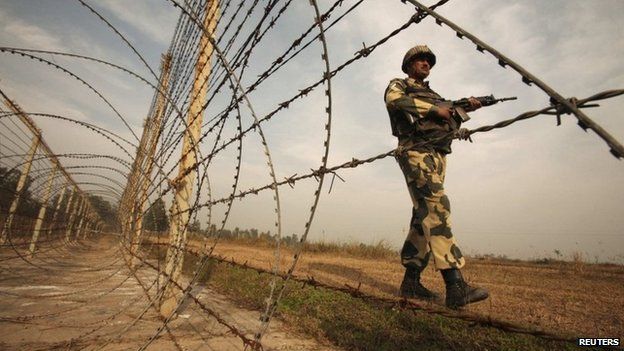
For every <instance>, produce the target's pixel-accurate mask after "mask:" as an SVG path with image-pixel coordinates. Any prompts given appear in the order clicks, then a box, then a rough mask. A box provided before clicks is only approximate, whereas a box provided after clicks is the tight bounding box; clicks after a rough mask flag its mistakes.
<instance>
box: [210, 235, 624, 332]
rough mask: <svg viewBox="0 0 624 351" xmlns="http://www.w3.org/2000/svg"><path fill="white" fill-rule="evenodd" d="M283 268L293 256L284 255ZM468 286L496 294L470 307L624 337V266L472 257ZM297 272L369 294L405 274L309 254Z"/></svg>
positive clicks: (264, 256)
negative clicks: (469, 283)
mask: <svg viewBox="0 0 624 351" xmlns="http://www.w3.org/2000/svg"><path fill="white" fill-rule="evenodd" d="M215 253H216V254H218V255H221V256H223V257H226V258H227V259H232V258H233V259H234V260H236V261H237V262H240V263H244V262H247V264H249V265H253V266H255V267H258V268H263V269H268V268H270V267H272V265H273V262H274V258H273V255H274V252H273V249H271V248H267V247H250V246H248V245H242V244H239V243H232V242H221V243H219V244H218V245H217V247H216V251H215ZM282 256H283V257H282V262H281V267H288V266H287V265H289V264H290V261H291V259H292V254H291V253H290V252H288V251H287V250H284V254H283V255H282ZM463 271H464V276H465V277H467V279H468V281H469V282H471V283H474V284H475V285H478V286H482V287H485V288H487V289H489V291H490V294H491V298H490V299H488V300H486V301H485V302H482V303H478V304H474V305H469V306H468V307H466V308H465V310H467V311H469V312H470V313H475V314H479V315H483V316H489V317H491V318H494V319H497V320H501V321H508V322H513V323H516V324H518V325H522V326H524V327H527V328H531V329H533V328H538V329H540V330H545V331H548V332H552V333H555V334H558V335H562V336H570V337H619V338H620V339H622V338H624V266H618V265H593V264H583V263H550V264H540V263H533V262H517V261H504V260H476V259H475V260H472V259H469V260H468V264H467V266H466V268H465V269H464V270H463ZM295 275H298V276H301V277H306V278H307V277H314V279H315V280H317V281H321V282H324V283H329V284H332V285H334V286H344V284H348V285H350V286H352V287H356V286H358V285H359V284H360V283H361V289H362V290H363V291H364V292H367V293H369V294H374V295H380V296H395V295H396V293H397V290H398V285H399V283H400V282H401V279H402V276H403V269H402V267H401V266H400V264H399V260H398V255H397V258H396V260H391V259H363V258H356V257H348V256H338V255H336V254H318V253H304V254H303V256H302V257H301V260H300V263H299V265H298V268H297V270H296V271H295ZM423 282H424V284H425V285H426V286H428V287H431V288H432V289H433V290H435V291H437V292H438V293H440V294H442V296H443V294H444V286H443V282H442V279H441V278H440V276H439V273H436V272H434V271H433V269H427V271H426V272H425V273H424V275H423Z"/></svg>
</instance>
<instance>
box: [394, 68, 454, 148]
mask: <svg viewBox="0 0 624 351" xmlns="http://www.w3.org/2000/svg"><path fill="white" fill-rule="evenodd" d="M385 101H386V108H387V109H388V115H389V116H390V124H391V126H392V135H394V136H396V137H398V138H399V145H401V146H404V147H410V146H411V145H413V144H415V143H419V142H422V141H429V140H433V139H436V138H439V137H441V136H443V135H445V134H447V133H448V132H449V131H451V130H457V129H459V123H457V121H455V120H454V119H451V121H450V122H449V121H446V120H443V119H441V118H440V117H439V116H438V111H437V109H438V107H436V106H435V105H436V104H437V103H439V102H442V101H444V99H443V98H442V97H441V96H440V95H439V94H438V93H436V92H435V91H433V90H431V88H429V82H424V84H420V83H418V82H416V80H414V79H412V78H405V79H401V78H395V79H393V80H391V81H390V83H389V84H388V88H387V89H386V93H385ZM451 141H452V140H451V139H445V140H440V141H437V142H432V143H431V144H428V145H426V146H424V147H418V148H415V149H416V150H420V151H432V150H436V151H439V152H442V153H444V154H449V153H451Z"/></svg>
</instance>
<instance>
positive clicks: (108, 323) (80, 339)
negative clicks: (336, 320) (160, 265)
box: [0, 239, 337, 350]
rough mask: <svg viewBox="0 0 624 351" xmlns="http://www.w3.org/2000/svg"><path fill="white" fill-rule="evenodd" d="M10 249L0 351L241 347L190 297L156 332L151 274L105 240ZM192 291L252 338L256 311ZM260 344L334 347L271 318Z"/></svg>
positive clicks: (5, 258)
mask: <svg viewBox="0 0 624 351" xmlns="http://www.w3.org/2000/svg"><path fill="white" fill-rule="evenodd" d="M23 251H24V250H23V249H22V248H19V249H18V252H19V253H21V252H23ZM16 256H17V254H16V252H15V251H14V250H12V249H8V248H3V249H2V250H1V251H0V262H1V266H0V267H1V270H0V295H1V296H2V297H1V299H0V311H1V312H0V349H2V350H130V349H139V348H140V347H142V346H146V345H147V349H150V350H176V349H184V350H243V349H244V344H243V342H242V341H241V339H240V338H239V337H237V336H235V335H233V333H231V332H230V331H229V330H228V329H227V328H226V327H225V326H224V325H223V324H221V323H218V322H217V321H216V319H215V318H212V317H210V316H209V315H208V314H207V313H205V312H204V311H202V310H201V309H199V308H198V306H197V305H196V304H195V303H193V302H189V303H187V304H185V305H184V308H183V309H182V310H180V311H179V316H178V317H177V318H175V319H174V320H172V321H171V322H170V323H169V324H168V330H167V329H166V330H164V331H163V332H162V333H161V334H159V335H157V334H156V331H157V329H159V328H160V327H161V326H162V325H163V323H162V320H161V318H160V317H159V314H158V313H156V311H155V309H154V308H153V307H152V306H151V304H150V303H149V299H148V296H153V295H154V292H155V290H156V288H155V286H154V284H153V283H154V282H155V281H156V277H157V274H156V272H155V271H154V270H153V269H151V268H147V267H145V266H142V267H141V268H140V269H138V271H137V272H136V277H135V276H134V275H133V274H131V271H130V270H129V269H128V266H127V265H126V263H125V261H124V259H123V258H122V257H123V256H122V255H121V251H120V250H119V248H118V247H116V246H115V245H114V242H113V241H112V240H111V239H109V240H105V239H103V240H100V241H97V242H87V243H86V244H72V245H69V246H67V247H61V248H50V247H47V248H46V247H44V248H42V250H41V251H40V252H39V253H38V254H37V255H36V256H35V257H34V258H33V259H29V258H26V257H25V258H26V260H23V259H20V258H16ZM139 281H140V282H141V283H139ZM141 284H143V285H144V286H145V289H147V290H148V291H149V294H145V290H144V288H143V287H142V286H141ZM193 292H194V294H195V296H197V297H198V298H199V300H200V301H201V302H202V303H204V304H205V305H206V306H208V307H209V308H210V309H212V310H214V311H216V312H217V313H218V314H219V315H220V316H221V317H222V318H223V319H224V320H225V321H226V323H228V324H230V325H233V326H235V327H236V328H237V329H239V330H241V331H242V332H243V333H244V334H245V335H246V336H247V337H248V338H251V339H253V335H254V333H256V332H257V331H258V330H259V325H260V321H259V316H260V313H259V312H256V311H249V310H246V309H244V308H241V307H239V306H235V305H234V304H233V303H231V302H229V301H228V299H227V298H226V297H224V296H222V295H219V294H217V293H215V292H214V291H211V290H209V289H207V288H205V287H199V288H197V289H195V290H194V291H193ZM262 343H263V346H264V349H265V350H337V348H334V347H331V346H328V345H325V344H323V345H321V344H319V343H318V342H317V341H315V340H313V339H311V338H308V337H304V336H301V335H297V334H294V333H293V332H291V331H289V330H288V329H287V328H286V327H285V326H284V325H283V323H281V322H280V321H278V320H273V321H272V323H271V329H270V332H269V333H268V334H267V335H266V336H265V338H264V339H263V342H262ZM176 344H177V345H176Z"/></svg>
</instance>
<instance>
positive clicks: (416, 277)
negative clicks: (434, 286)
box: [399, 268, 440, 300]
mask: <svg viewBox="0 0 624 351" xmlns="http://www.w3.org/2000/svg"><path fill="white" fill-rule="evenodd" d="M399 293H400V295H401V297H405V298H408V299H424V300H436V299H438V298H439V297H440V296H439V295H438V294H436V293H434V292H433V291H431V290H429V289H427V288H425V287H424V286H423V285H422V284H421V283H420V272H419V271H418V270H416V269H413V268H406V269H405V275H404V276H403V282H402V283H401V288H400V291H399Z"/></svg>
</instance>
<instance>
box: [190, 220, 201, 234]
mask: <svg viewBox="0 0 624 351" xmlns="http://www.w3.org/2000/svg"><path fill="white" fill-rule="evenodd" d="M188 230H189V232H190V233H193V234H199V233H201V223H199V221H198V220H194V221H193V222H192V223H191V225H189V228H188Z"/></svg>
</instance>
